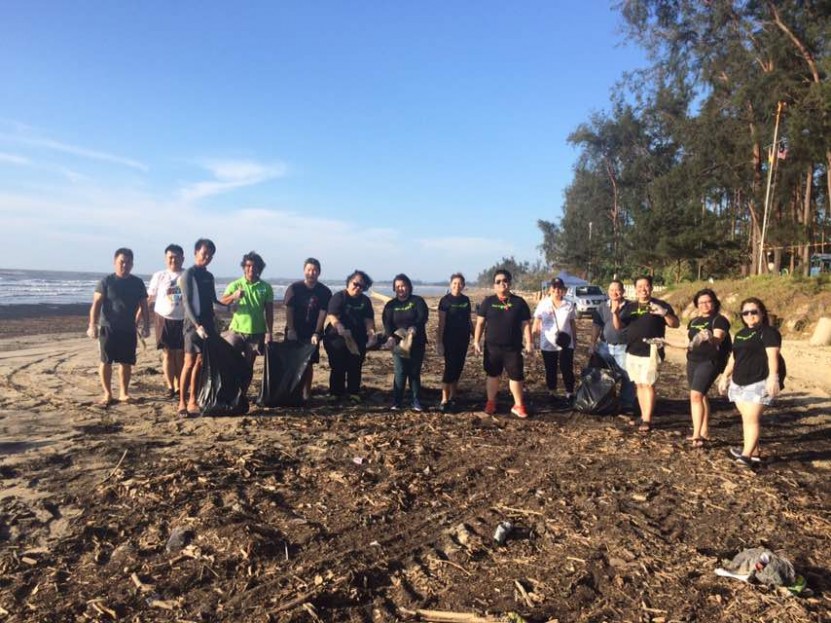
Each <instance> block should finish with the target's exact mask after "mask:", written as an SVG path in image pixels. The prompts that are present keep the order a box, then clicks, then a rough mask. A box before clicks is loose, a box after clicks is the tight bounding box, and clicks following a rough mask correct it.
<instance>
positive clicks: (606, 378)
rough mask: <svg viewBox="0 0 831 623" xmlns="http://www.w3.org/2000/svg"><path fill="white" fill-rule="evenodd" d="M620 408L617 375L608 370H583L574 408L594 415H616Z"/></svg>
mask: <svg viewBox="0 0 831 623" xmlns="http://www.w3.org/2000/svg"><path fill="white" fill-rule="evenodd" d="M618 369H619V368H618ZM618 406H619V405H618V398H617V379H616V378H615V373H614V372H613V371H612V370H610V369H608V368H586V369H585V370H583V373H582V374H581V375H580V387H578V388H577V393H576V394H575V396H574V408H575V409H576V410H577V411H580V412H581V413H590V414H592V415H614V414H616V413H617V412H618Z"/></svg>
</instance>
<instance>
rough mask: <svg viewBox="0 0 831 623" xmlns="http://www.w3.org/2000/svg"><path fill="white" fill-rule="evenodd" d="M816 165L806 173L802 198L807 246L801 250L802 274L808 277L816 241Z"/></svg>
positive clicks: (811, 166)
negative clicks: (813, 246)
mask: <svg viewBox="0 0 831 623" xmlns="http://www.w3.org/2000/svg"><path fill="white" fill-rule="evenodd" d="M829 179H831V178H829ZM813 191H814V165H813V164H810V165H808V170H807V171H806V173H805V194H804V195H803V197H802V223H803V225H804V226H805V245H804V246H803V247H802V249H801V253H800V255H801V260H802V261H801V264H802V274H803V275H805V276H806V277H807V276H808V275H809V274H810V271H811V248H812V247H811V244H812V243H813V241H814V236H813V233H814V205H813V203H814V202H813V196H814V192H813Z"/></svg>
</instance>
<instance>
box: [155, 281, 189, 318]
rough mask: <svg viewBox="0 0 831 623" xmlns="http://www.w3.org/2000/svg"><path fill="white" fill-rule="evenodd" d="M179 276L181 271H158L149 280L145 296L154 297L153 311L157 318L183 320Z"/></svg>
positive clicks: (183, 312)
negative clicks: (157, 315)
mask: <svg viewBox="0 0 831 623" xmlns="http://www.w3.org/2000/svg"><path fill="white" fill-rule="evenodd" d="M181 276H182V271H179V272H178V273H174V272H173V271H170V270H160V271H159V272H157V273H154V274H153V277H152V278H151V279H150V287H149V288H147V296H155V297H156V304H155V305H154V306H153V311H155V312H156V313H157V314H159V316H164V317H165V318H168V319H170V320H184V319H185V308H184V307H183V306H182V289H181V288H180V287H179V277H181Z"/></svg>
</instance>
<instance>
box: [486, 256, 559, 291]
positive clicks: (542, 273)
mask: <svg viewBox="0 0 831 623" xmlns="http://www.w3.org/2000/svg"><path fill="white" fill-rule="evenodd" d="M497 270H507V271H508V272H510V273H511V277H512V279H513V281H512V283H511V287H512V288H513V289H514V290H529V291H536V290H538V289H539V287H540V283H541V282H543V281H546V280H548V279H550V278H551V277H550V272H549V271H548V269H547V268H546V267H545V265H544V264H543V263H542V262H541V261H539V260H538V261H537V262H535V263H534V264H531V263H530V262H518V261H517V260H516V258H514V257H513V256H510V257H503V258H502V259H501V260H499V261H498V262H497V263H496V264H494V265H493V266H491V267H490V268H486V269H485V270H483V271H482V272H481V273H479V276H478V277H477V278H476V285H478V286H479V287H482V288H490V287H492V286H493V276H494V274H495V273H496V271H497Z"/></svg>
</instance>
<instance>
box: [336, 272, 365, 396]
mask: <svg viewBox="0 0 831 623" xmlns="http://www.w3.org/2000/svg"><path fill="white" fill-rule="evenodd" d="M371 287H372V279H370V277H369V275H367V274H366V273H365V272H364V271H362V270H356V271H354V272H353V273H352V274H351V275H349V277H347V278H346V288H344V289H343V290H341V291H340V292H336V293H335V294H333V295H332V298H331V300H330V301H329V309H328V314H327V316H326V320H327V321H328V323H329V324H328V326H327V327H326V332H325V335H324V337H323V346H324V348H325V349H326V354H327V355H328V356H329V394H330V395H331V396H333V397H334V398H337V399H341V398H344V397H346V396H348V397H349V398H350V399H351V400H353V401H355V402H360V400H361V398H360V391H361V373H362V371H363V365H364V359H365V358H366V349H367V347H371V346H373V345H374V344H375V341H376V339H377V338H376V335H375V311H374V310H373V309H372V301H370V300H369V297H368V296H367V295H366V294H364V292H366V291H367V290H368V289H369V288H371Z"/></svg>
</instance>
